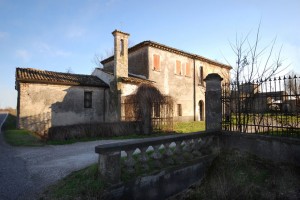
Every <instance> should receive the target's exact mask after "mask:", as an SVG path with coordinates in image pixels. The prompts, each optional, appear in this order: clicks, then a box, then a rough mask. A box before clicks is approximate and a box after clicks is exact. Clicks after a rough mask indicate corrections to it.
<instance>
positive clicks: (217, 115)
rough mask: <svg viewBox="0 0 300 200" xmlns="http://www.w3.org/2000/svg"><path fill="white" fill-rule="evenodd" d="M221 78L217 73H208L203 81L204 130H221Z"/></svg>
mask: <svg viewBox="0 0 300 200" xmlns="http://www.w3.org/2000/svg"><path fill="white" fill-rule="evenodd" d="M222 80H223V78H221V76H220V75H219V74H216V73H212V74H208V75H207V76H206V78H205V79H204V81H205V82H206V92H205V104H206V105H205V107H206V109H205V116H206V117H205V126H206V131H221V130H222V101H221V97H222V88H221V81H222Z"/></svg>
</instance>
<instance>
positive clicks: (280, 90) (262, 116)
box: [222, 76, 300, 136]
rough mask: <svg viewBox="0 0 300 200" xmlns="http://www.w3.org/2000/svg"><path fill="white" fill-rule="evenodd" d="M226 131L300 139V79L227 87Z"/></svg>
mask: <svg viewBox="0 0 300 200" xmlns="http://www.w3.org/2000/svg"><path fill="white" fill-rule="evenodd" d="M222 130H228V131H239V132H245V133H259V134H271V135H280V136H300V77H297V76H294V77H291V76H289V77H278V78H271V79H267V80H266V79H259V80H255V81H252V82H248V83H245V82H242V83H240V84H238V83H236V82H235V83H229V84H223V85H222Z"/></svg>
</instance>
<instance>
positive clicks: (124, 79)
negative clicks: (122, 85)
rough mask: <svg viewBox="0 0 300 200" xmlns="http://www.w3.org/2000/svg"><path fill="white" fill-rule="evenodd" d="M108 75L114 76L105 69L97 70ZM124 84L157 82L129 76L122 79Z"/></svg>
mask: <svg viewBox="0 0 300 200" xmlns="http://www.w3.org/2000/svg"><path fill="white" fill-rule="evenodd" d="M97 69H99V70H101V71H103V72H105V73H107V74H110V75H112V76H113V75H114V73H113V72H112V71H110V70H107V69H104V68H97ZM120 79H121V81H122V82H130V83H154V82H155V81H151V80H149V79H144V78H140V77H138V75H133V74H130V73H129V74H128V77H120Z"/></svg>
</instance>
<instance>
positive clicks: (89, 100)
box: [84, 91, 93, 108]
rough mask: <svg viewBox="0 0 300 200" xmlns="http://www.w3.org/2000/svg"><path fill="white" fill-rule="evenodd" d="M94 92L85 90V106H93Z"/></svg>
mask: <svg viewBox="0 0 300 200" xmlns="http://www.w3.org/2000/svg"><path fill="white" fill-rule="evenodd" d="M92 94H93V93H92V92H88V91H85V92H84V108H91V107H92Z"/></svg>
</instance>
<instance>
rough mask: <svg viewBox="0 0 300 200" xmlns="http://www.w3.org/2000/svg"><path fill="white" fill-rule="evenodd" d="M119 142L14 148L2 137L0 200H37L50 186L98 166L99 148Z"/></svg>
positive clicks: (0, 139)
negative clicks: (89, 166) (73, 174)
mask: <svg viewBox="0 0 300 200" xmlns="http://www.w3.org/2000/svg"><path fill="white" fill-rule="evenodd" d="M1 119H3V114H0V120H1ZM0 124H1V121H0ZM115 142H118V140H102V141H92V142H79V143H75V144H70V145H55V146H54V145H47V146H43V147H12V146H9V145H7V144H6V143H5V142H4V140H3V135H2V134H1V133H0V199H1V200H11V199H35V198H37V195H38V194H39V193H40V192H42V191H43V190H44V189H45V188H46V187H47V186H49V185H51V184H54V183H55V182H56V181H58V180H60V179H62V178H63V177H65V176H67V175H68V174H70V173H71V172H73V171H76V170H79V169H82V168H84V167H86V166H88V165H90V164H92V163H95V162H97V154H96V153H95V146H97V145H100V144H104V143H115Z"/></svg>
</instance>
